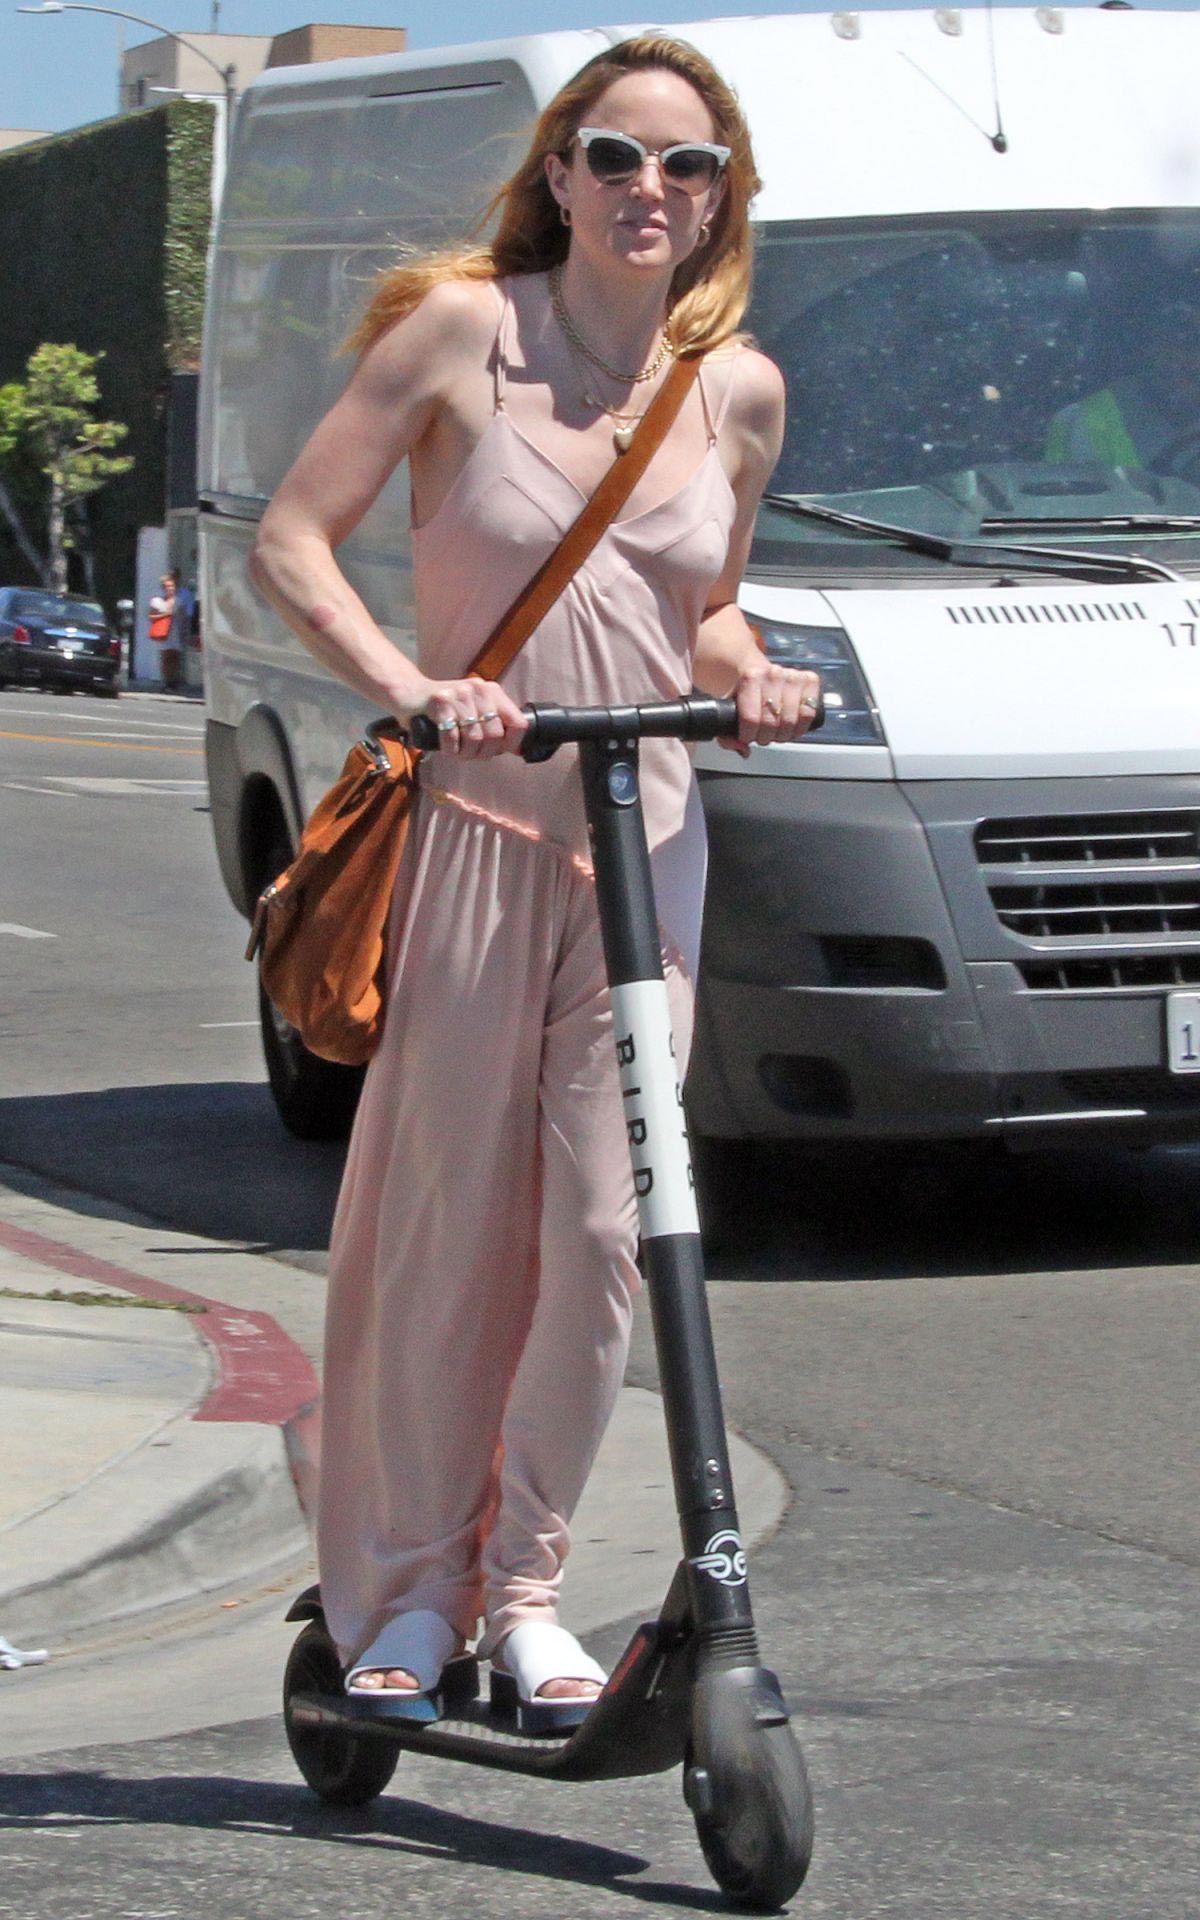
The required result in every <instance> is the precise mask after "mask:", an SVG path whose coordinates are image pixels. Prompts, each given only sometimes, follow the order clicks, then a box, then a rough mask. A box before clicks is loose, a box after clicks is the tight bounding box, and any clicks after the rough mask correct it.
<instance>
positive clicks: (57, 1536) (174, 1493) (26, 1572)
mask: <svg viewBox="0 0 1200 1920" xmlns="http://www.w3.org/2000/svg"><path fill="white" fill-rule="evenodd" d="M4 1249H8V1250H9V1251H10V1252H12V1253H15V1254H18V1255H19V1256H20V1257H22V1258H24V1259H26V1260H33V1261H36V1262H37V1263H38V1264H39V1265H40V1266H42V1267H44V1268H46V1269H49V1270H52V1271H53V1272H55V1273H57V1274H60V1275H61V1274H67V1275H71V1276H74V1277H76V1278H77V1279H80V1280H82V1281H84V1282H85V1283H91V1284H99V1285H102V1286H104V1287H106V1288H113V1289H117V1290H124V1291H127V1292H130V1293H134V1294H138V1295H141V1296H142V1297H144V1298H148V1299H158V1300H161V1301H170V1302H181V1301H190V1302H193V1303H196V1302H202V1303H203V1304H204V1305H205V1306H206V1308H207V1309H208V1311H206V1312H205V1313H204V1314H203V1315H196V1316H195V1317H194V1318H193V1317H192V1316H188V1325H189V1328H190V1329H192V1330H193V1331H194V1333H195V1334H196V1335H198V1336H200V1337H201V1338H202V1339H203V1340H204V1341H205V1344H206V1346H207V1347H208V1349H209V1351H210V1355H211V1359H212V1372H213V1375H214V1380H213V1384H212V1385H211V1386H210V1387H209V1390H208V1391H207V1393H206V1394H205V1395H204V1396H203V1397H202V1398H201V1399H200V1400H199V1401H198V1403H197V1404H196V1405H195V1406H194V1407H192V1408H188V1409H182V1408H181V1412H180V1417H179V1418H178V1419H174V1420H171V1421H169V1422H168V1424H167V1425H166V1426H165V1427H164V1428H163V1429H161V1430H160V1431H159V1432H158V1433H156V1434H155V1435H154V1436H153V1437H152V1438H150V1439H149V1440H148V1441H147V1442H146V1443H145V1444H144V1445H141V1446H140V1447H138V1448H135V1449H134V1450H133V1451H132V1452H130V1453H128V1454H127V1455H125V1456H124V1458H123V1459H122V1460H120V1461H117V1462H112V1463H110V1465H109V1467H108V1468H107V1469H105V1470H104V1471H102V1472H100V1473H97V1474H94V1475H92V1476H90V1477H85V1478H84V1479H83V1480H82V1481H81V1483H80V1485H79V1486H78V1488H77V1489H76V1491H75V1492H74V1493H72V1494H70V1495H67V1496H65V1497H64V1498H62V1499H60V1500H58V1501H56V1502H55V1503H54V1504H53V1505H51V1506H49V1507H47V1508H46V1509H45V1510H43V1511H42V1512H40V1513H38V1514H35V1515H31V1517H30V1519H29V1520H27V1521H24V1522H21V1523H18V1525H17V1526H16V1527H15V1528H10V1529H9V1530H8V1532H7V1533H6V1534H4V1535H3V1536H0V1545H3V1546H4V1547H5V1548H7V1547H9V1546H12V1545H17V1541H16V1535H17V1534H18V1533H19V1534H20V1535H21V1536H22V1539H21V1541H20V1547H19V1550H20V1555H21V1566H20V1573H19V1576H18V1577H17V1578H15V1579H11V1578H10V1579H8V1580H5V1579H4V1578H3V1576H0V1631H3V1632H4V1633H5V1634H7V1635H8V1636H9V1637H10V1638H13V1639H15V1640H16V1641H17V1642H18V1644H20V1643H21V1641H22V1638H23V1637H24V1639H25V1640H27V1641H28V1642H29V1643H30V1644H36V1645H38V1646H43V1645H46V1644H47V1643H48V1642H49V1643H51V1644H52V1643H53V1642H54V1641H55V1640H56V1639H62V1638H66V1637H68V1636H69V1637H71V1638H74V1639H79V1638H80V1637H86V1636H87V1634H89V1633H92V1632H94V1631H95V1629H97V1628H98V1627H99V1626H101V1625H102V1624H104V1623H105V1622H109V1621H118V1620H122V1619H128V1618H130V1617H135V1616H138V1615H143V1614H149V1613H151V1612H152V1611H155V1610H158V1609H161V1608H163V1607H167V1606H171V1605H173V1604H176V1603H178V1602H179V1601H186V1600H196V1599H204V1598H207V1597H209V1596H211V1595H214V1594H216V1593H218V1592H219V1591H220V1590H221V1589H230V1590H232V1589H233V1587H234V1586H235V1584H239V1583H240V1584H241V1585H242V1586H243V1587H244V1586H247V1585H253V1584H255V1583H258V1584H262V1583H263V1582H265V1581H266V1580H267V1579H269V1578H270V1577H271V1576H272V1575H275V1576H278V1575H279V1574H280V1573H282V1572H287V1571H288V1570H289V1568H294V1567H296V1566H297V1565H298V1564H299V1563H300V1562H302V1561H305V1560H306V1559H308V1558H309V1557H310V1554H311V1548H310V1543H309V1537H308V1532H307V1527H306V1514H311V1512H312V1507H313V1495H314V1493H315V1484H316V1472H317V1464H318V1453H319V1424H320V1423H319V1386H318V1382H317V1374H316V1370H315V1366H314V1364H313V1361H314V1359H315V1357H316V1356H317V1355H318V1354H319V1351H320V1341H321V1323H322V1319H323V1299H324V1284H323V1280H322V1278H321V1277H320V1276H319V1275H315V1274H313V1273H311V1272H309V1271H308V1270H306V1269H303V1268H293V1267H289V1266H287V1265H285V1264H284V1263H282V1262H279V1261H276V1260H273V1259H268V1258H264V1256H263V1255H262V1254H261V1253H254V1252H251V1251H250V1250H249V1249H246V1248H244V1247H242V1246H233V1245H229V1244H225V1243H220V1242H214V1241H208V1240H204V1239H201V1238H199V1237H197V1236H195V1235H189V1234H183V1233H179V1232H177V1231H176V1230H174V1229H172V1228H169V1227H163V1226H162V1225H161V1223H159V1222H156V1221H153V1220H149V1219H147V1218H145V1217H144V1216H142V1217H139V1216H136V1215H131V1214H130V1212H129V1211H128V1210H127V1209H124V1208H122V1207H119V1206H116V1205H114V1204H112V1203H109V1202H106V1201H101V1200H96V1199H92V1198H91V1197H89V1196H85V1195H80V1194H75V1193H72V1192H70V1191H69V1190H67V1189H65V1188H63V1187H60V1186H58V1185H57V1184H55V1183H54V1182H52V1181H50V1180H48V1179H45V1178H43V1177H42V1176H40V1175H35V1174H31V1173H28V1172H26V1171H24V1170H23V1169H18V1168H15V1167H6V1166H4V1165H2V1164H0V1251H3V1250H4ZM181 1272H182V1273H186V1275H187V1276H188V1278H189V1279H190V1278H194V1279H196V1280H197V1281H199V1282H200V1283H201V1284H202V1285H204V1286H205V1287H206V1288H211V1289H213V1291H211V1292H209V1291H205V1292H200V1291H198V1290H193V1289H192V1288H189V1287H182V1286H180V1285H178V1284H177V1283H176V1281H175V1280H174V1279H170V1280H169V1279H167V1278H166V1277H165V1276H166V1275H167V1274H179V1273H181ZM218 1291H219V1293H220V1294H221V1295H223V1296H224V1297H223V1298H218V1297H217V1292H218ZM264 1309H270V1311H264ZM730 1455H731V1460H732V1465H733V1471H734V1480H735V1485H736V1489H737V1497H738V1512H739V1517H740V1520H741V1527H742V1533H743V1537H744V1539H745V1541H746V1544H747V1546H748V1547H753V1546H754V1545H756V1544H757V1543H758V1542H760V1541H762V1540H763V1539H765V1538H767V1537H768V1536H769V1535H770V1534H772V1533H773V1532H774V1531H775V1529H776V1527H777V1526H778V1524H779V1521H780V1519H781V1518H782V1516H783V1513H784V1511H785V1509H786V1506H787V1503H788V1497H789V1496H788V1489H787V1483H786V1481H785V1480H784V1479H783V1477H782V1475H781V1474H780V1473H779V1471H778V1469H777V1468H776V1467H775V1465H774V1464H773V1462H771V1461H770V1460H769V1459H767V1458H766V1456H765V1455H763V1454H761V1453H760V1452H759V1451H758V1450H757V1449H756V1448H754V1447H751V1446H750V1445H749V1444H748V1443H747V1442H746V1441H744V1440H742V1439H741V1438H740V1437H739V1436H738V1435H736V1434H732V1433H731V1434H730ZM105 1528H107V1531H105ZM572 1532H573V1546H572V1552H571V1561H570V1567H569V1571H568V1588H567V1592H566V1595H565V1600H566V1611H567V1617H568V1620H569V1623H570V1624H571V1625H572V1626H573V1627H574V1628H575V1630H576V1631H578V1632H581V1633H588V1632H592V1631H595V1630H596V1629H598V1628H600V1627H603V1626H606V1625H608V1624H610V1623H611V1622H613V1621H615V1620H623V1619H625V1618H627V1617H628V1616H629V1615H630V1614H632V1613H636V1612H639V1611H647V1612H648V1613H652V1612H654V1611H656V1609H657V1607H658V1605H659V1604H660V1603H661V1600H662V1597H663V1594H664V1593H665V1592H666V1588H667V1586H668V1584H669V1582H670V1578H671V1575H672V1573H673V1571H674V1567H675V1564H676V1561H677V1560H678V1556H679V1536H678V1528H677V1525H676V1521H675V1513H674V1504H673V1500H672V1496H671V1475H670V1464H669V1457H668V1450H667V1440H666V1433H665V1430H664V1427H663V1419H662V1406H661V1402H660V1401H659V1399H658V1396H657V1395H656V1394H653V1393H650V1392H648V1391H646V1390H644V1389H640V1388H636V1387H626V1388H625V1389H624V1390H623V1392H622V1394H621V1398H620V1405H619V1408H618V1412H617V1415H616V1417H615V1418H614V1421H613V1423H612V1426H611V1427H610V1430H609V1433H608V1435H607V1436H606V1439H605V1442H604V1445H603V1447H602V1449H601V1455H600V1458H599V1460H598V1462H597V1466H596V1469H595V1471H594V1473H593V1475H592V1479H591V1481H590V1482H589V1484H588V1487H587V1489H586V1491H585V1494H584V1498H583V1500H582V1502H581V1504H580V1508H579V1511H578V1513H577V1515H576V1520H575V1524H574V1526H573V1529H572ZM26 1537H27V1539H28V1546H26ZM5 1557H7V1555H6V1556H5ZM309 1577H310V1578H311V1577H312V1576H311V1575H310V1576H309Z"/></svg>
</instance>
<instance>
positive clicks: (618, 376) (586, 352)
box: [549, 262, 671, 411]
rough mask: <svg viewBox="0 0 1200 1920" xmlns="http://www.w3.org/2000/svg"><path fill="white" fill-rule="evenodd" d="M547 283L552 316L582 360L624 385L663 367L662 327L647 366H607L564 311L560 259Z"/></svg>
mask: <svg viewBox="0 0 1200 1920" xmlns="http://www.w3.org/2000/svg"><path fill="white" fill-rule="evenodd" d="M549 284H550V304H551V306H552V307H553V309H554V317H555V319H556V320H557V321H558V324H559V326H560V327H561V328H562V330H563V332H564V334H565V335H566V337H567V344H568V345H569V346H570V347H572V348H573V349H575V351H576V352H578V353H581V354H582V355H583V357H584V359H585V360H590V361H591V363H592V365H593V366H594V367H599V369H600V371H601V373H606V374H607V375H608V377H609V379H610V380H620V381H622V382H623V383H624V384H625V385H626V386H634V385H636V384H637V383H638V382H639V381H642V380H653V378H654V376H655V374H656V373H657V372H658V370H659V368H660V367H661V366H662V364H663V361H664V360H665V359H666V358H667V357H668V355H669V354H670V352H671V342H670V339H669V337H668V334H667V330H666V328H665V327H664V328H663V329H662V331H661V332H660V334H659V337H658V351H657V353H656V354H655V356H654V358H653V360H651V362H650V364H649V366H645V367H643V368H642V370H641V372H640V373H625V372H623V371H622V369H621V368H620V367H610V366H609V364H608V361H607V360H602V359H601V358H600V355H599V354H598V353H596V352H594V351H593V349H592V348H591V347H589V345H588V343H587V341H586V340H585V339H584V337H583V335H582V334H581V333H580V331H579V329H578V327H577V326H576V325H575V322H574V321H573V320H572V318H571V316H570V314H569V313H568V312H567V303H566V301H565V300H564V299H563V290H562V263H561V262H559V264H558V265H557V266H553V267H551V269H550V273H549ZM606 411H607V409H606Z"/></svg>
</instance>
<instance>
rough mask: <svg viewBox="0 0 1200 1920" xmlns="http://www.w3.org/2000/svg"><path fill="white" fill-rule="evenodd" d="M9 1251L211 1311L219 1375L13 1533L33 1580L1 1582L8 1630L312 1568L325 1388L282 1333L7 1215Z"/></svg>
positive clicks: (31, 1632)
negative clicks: (310, 1500) (300, 1566)
mask: <svg viewBox="0 0 1200 1920" xmlns="http://www.w3.org/2000/svg"><path fill="white" fill-rule="evenodd" d="M0 1248H2V1249H4V1250H5V1251H6V1252H8V1253H9V1254H12V1255H16V1256H18V1257H19V1258H21V1259H22V1260H24V1261H26V1262H32V1263H35V1264H36V1265H37V1266H38V1267H41V1268H48V1269H49V1270H50V1271H52V1272H53V1273H55V1274H57V1275H64V1276H70V1277H71V1278H74V1279H81V1280H84V1281H86V1282H89V1283H93V1284H97V1283H98V1284H101V1285H104V1286H106V1287H109V1288H112V1289H113V1290H115V1291H120V1292H124V1293H129V1294H133V1295H135V1296H138V1297H140V1298H143V1299H148V1300H157V1301H160V1302H168V1303H171V1304H179V1303H182V1302H188V1303H191V1304H193V1305H201V1306H203V1307H204V1309H205V1311H204V1313H203V1315H198V1316H196V1317H195V1318H194V1319H191V1318H190V1319H189V1327H190V1329H191V1330H192V1331H193V1332H194V1333H195V1335H196V1336H197V1337H198V1338H200V1339H201V1340H202V1341H204V1343H205V1344H206V1346H207V1347H208V1348H209V1350H210V1358H211V1372H212V1385H211V1386H210V1388H209V1391H208V1393H207V1394H206V1395H205V1396H204V1398H203V1399H202V1400H201V1401H200V1402H199V1403H198V1404H197V1405H196V1406H194V1407H192V1408H190V1409H187V1410H186V1411H184V1412H182V1413H181V1415H180V1416H179V1417H177V1418H175V1419H173V1420H172V1421H170V1422H169V1423H168V1424H167V1425H166V1426H165V1427H164V1428H163V1429H161V1431H160V1432H159V1433H158V1434H157V1435H156V1436H155V1437H154V1438H152V1439H149V1440H146V1441H144V1442H143V1443H142V1444H141V1445H139V1446H137V1447H135V1448H134V1449H133V1450H132V1451H131V1452H129V1453H127V1454H125V1455H124V1456H123V1457H121V1458H119V1459H117V1460H114V1461H110V1462H108V1463H107V1464H106V1466H105V1468H104V1469H103V1470H101V1471H100V1472H97V1473H95V1474H92V1475H85V1477H84V1478H83V1479H82V1480H81V1482H80V1484H79V1485H78V1486H77V1487H76V1488H75V1489H74V1490H73V1491H72V1492H71V1493H69V1494H67V1495H65V1496H64V1497H62V1498H60V1499H57V1500H55V1501H54V1502H53V1503H52V1504H50V1505H49V1506H47V1507H45V1508H44V1509H42V1510H41V1511H38V1512H35V1513H33V1514H31V1515H30V1516H29V1517H28V1518H26V1519H24V1520H21V1521H18V1522H17V1523H16V1524H15V1525H13V1526H12V1527H10V1528H8V1529H7V1530H6V1533H5V1536H4V1545H5V1547H6V1549H8V1552H7V1553H6V1558H8V1557H10V1555H11V1556H12V1557H14V1558H15V1560H16V1562H17V1568H18V1569H19V1570H17V1571H16V1572H15V1577H13V1576H10V1577H9V1579H8V1580H7V1581H6V1582H5V1583H4V1584H3V1585H0V1618H2V1619H3V1621H4V1623H5V1632H6V1633H7V1634H10V1635H12V1636H15V1638H16V1639H17V1640H18V1641H19V1640H20V1639H21V1638H22V1637H23V1636H27V1637H33V1638H36V1639H38V1640H52V1639H54V1638H63V1637H65V1636H69V1635H71V1634H72V1633H78V1632H80V1631H83V1630H86V1629H89V1628H94V1627H96V1626H97V1625H98V1624H100V1623H101V1622H105V1623H107V1622H112V1621H116V1620H121V1619H125V1618H127V1617H128V1616H130V1615H131V1614H136V1613H142V1612H149V1611H153V1610H157V1609H159V1608H161V1607H165V1606H170V1605H172V1604H174V1603H176V1602H178V1601H181V1600H188V1599H196V1598H199V1597H202V1596H205V1595H207V1594H210V1593H212V1592H214V1591H216V1590H218V1589H220V1588H222V1587H227V1586H229V1585H231V1584H232V1583H235V1582H243V1583H244V1582H246V1581H254V1580H258V1579H261V1578H263V1577H265V1576H266V1575H267V1574H269V1573H271V1572H273V1571H275V1570H277V1569H279V1568H280V1567H282V1566H284V1565H292V1564H295V1563H296V1562H297V1561H299V1560H300V1559H301V1558H303V1557H304V1556H305V1555H306V1554H307V1553H308V1551H309V1536H308V1529H307V1525H306V1513H305V1505H304V1499H305V1496H308V1497H311V1495H312V1492H313V1490H314V1489H315V1483H316V1468H317V1462H316V1458H315V1451H314V1449H315V1443H316V1426H315V1409H316V1405H317V1403H318V1400H319V1393H320V1388H319V1383H318V1381H317V1376H316V1373H315V1371H314V1369H313V1367H312V1365H311V1363H310V1361H309V1360H308V1357H307V1356H306V1355H305V1354H304V1353H303V1352H302V1351H301V1349H300V1348H299V1347H298V1346H297V1345H296V1343H295V1342H294V1341H293V1340H291V1339H290V1338H289V1336H288V1335H287V1334H285V1333H284V1331H283V1329H282V1328H281V1327H280V1326H279V1324H278V1322H277V1321H276V1320H274V1319H273V1318H272V1317H271V1316H270V1315H268V1314H265V1313H262V1312H259V1311H256V1310H254V1309H249V1308H244V1307H230V1306H228V1305H227V1304H226V1303H224V1302H222V1301H218V1300H214V1299H211V1298H210V1297H209V1296H207V1295H204V1294H199V1293H196V1292H193V1291H192V1290H191V1289H187V1288H180V1287H176V1286H174V1285H172V1284H170V1283H168V1282H166V1281H163V1280H158V1279H153V1278H151V1277H150V1276H148V1275H146V1274H140V1273H136V1272H134V1271H132V1270H131V1269H130V1268H127V1267H125V1266H118V1265H116V1264H115V1263H114V1262H113V1261H111V1260H107V1259H101V1258H98V1257H97V1256H96V1255H94V1254H90V1253H85V1252H83V1251H81V1250H80V1249H79V1248H78V1247H72V1246H71V1245H69V1244H68V1243H66V1242H65V1241H62V1240H58V1239H52V1238H50V1237H48V1236H47V1235H45V1234H43V1233H41V1232H38V1231H36V1230H34V1229H33V1228H31V1227H29V1226H25V1225H18V1224H15V1223H13V1222H12V1221H7V1222H6V1221H2V1220H0Z"/></svg>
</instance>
